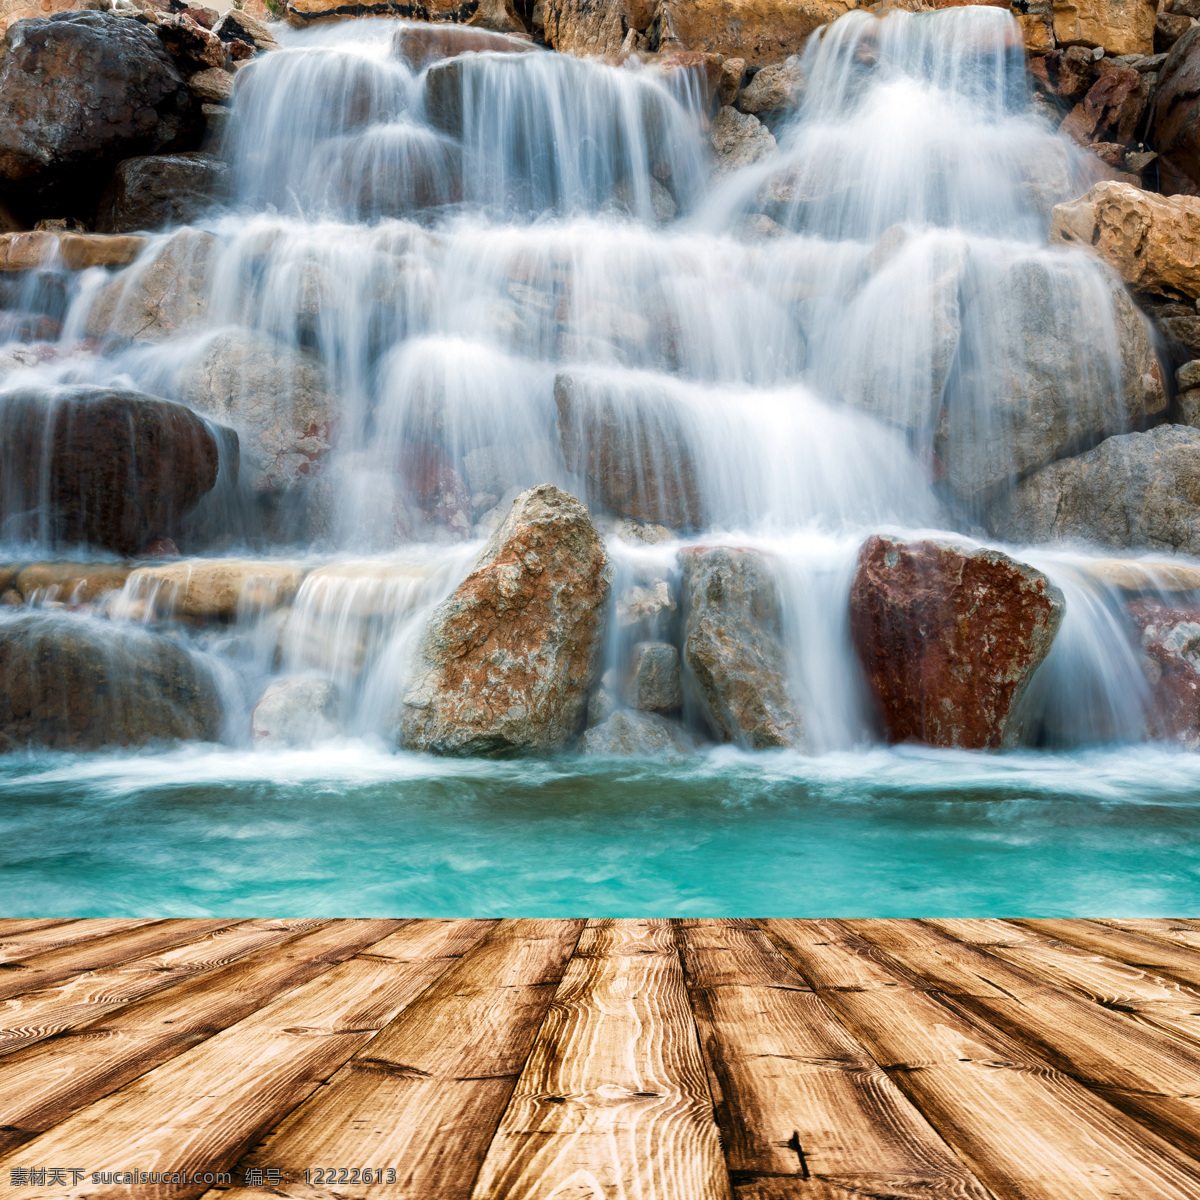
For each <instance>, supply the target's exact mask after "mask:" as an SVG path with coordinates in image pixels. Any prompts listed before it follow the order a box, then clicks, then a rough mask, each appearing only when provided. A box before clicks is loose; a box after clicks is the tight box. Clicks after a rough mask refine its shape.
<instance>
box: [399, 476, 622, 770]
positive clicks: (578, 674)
mask: <svg viewBox="0 0 1200 1200" xmlns="http://www.w3.org/2000/svg"><path fill="white" fill-rule="evenodd" d="M608 587H609V571H608V558H607V555H606V554H605V552H604V545H603V543H602V542H601V540H600V538H599V536H598V535H597V533H596V530H595V529H594V528H593V526H592V522H591V520H590V518H589V517H588V512H587V509H586V508H584V507H583V505H582V504H580V503H579V501H578V500H576V499H574V497H572V496H569V495H567V494H566V493H565V492H562V491H560V490H559V489H558V488H556V487H552V486H551V485H550V484H542V485H541V486H539V487H535V488H530V489H529V491H527V492H522V493H521V495H520V496H518V497H517V500H516V501H515V503H514V504H513V507H512V510H511V511H510V513H509V514H508V516H507V517H506V518H505V520H504V522H503V524H502V525H501V526H500V528H499V529H497V530H496V532H495V533H494V534H493V535H492V537H491V539H490V540H489V541H488V543H487V546H486V547H485V548H484V550H483V553H482V555H481V556H480V558H479V560H478V562H477V563H476V565H475V569H474V570H473V571H472V572H471V574H470V575H468V576H467V578H466V579H464V580H463V582H462V583H461V584H459V586H458V587H457V588H456V589H455V590H454V592H453V593H452V594H451V595H450V597H449V598H448V599H446V600H444V601H443V602H442V603H441V604H440V605H438V607H437V609H436V610H435V611H434V613H433V616H432V617H431V618H430V621H429V624H428V625H427V626H426V628H425V630H424V632H423V633H422V635H421V639H420V643H419V645H418V648H417V651H416V660H415V663H414V666H413V671H412V675H411V678H410V681H409V685H408V688H407V690H406V692H405V695H404V698H403V708H402V713H401V718H400V729H399V734H400V742H401V744H402V745H403V746H406V747H407V748H409V749H413V750H428V751H433V752H434V753H437V754H506V753H509V754H511V753H520V752H541V753H546V752H552V751H556V750H562V749H564V748H565V747H566V746H568V745H569V744H570V743H571V741H573V740H574V738H575V736H576V735H577V734H578V733H579V731H580V729H581V728H582V726H583V722H584V715H585V709H586V705H587V695H588V691H589V689H590V688H591V686H592V684H593V683H594V682H595V680H596V677H597V674H598V671H599V663H600V650H601V643H602V641H603V632H604V621H605V612H606V605H607V599H608Z"/></svg>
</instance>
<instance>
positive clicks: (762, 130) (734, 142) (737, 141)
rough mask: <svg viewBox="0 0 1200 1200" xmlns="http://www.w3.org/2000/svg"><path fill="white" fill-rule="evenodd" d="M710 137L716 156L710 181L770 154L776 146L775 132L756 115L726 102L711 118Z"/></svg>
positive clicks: (762, 159)
mask: <svg viewBox="0 0 1200 1200" xmlns="http://www.w3.org/2000/svg"><path fill="white" fill-rule="evenodd" d="M709 140H710V142H711V143H712V148H713V157H714V159H715V160H716V164H715V166H714V167H713V173H712V181H713V183H718V182H720V181H721V180H722V179H725V178H727V177H728V176H730V175H732V174H734V172H735V171H740V170H741V169H742V168H743V167H749V166H752V165H753V164H754V163H757V162H763V161H764V160H765V159H768V158H771V157H773V156H774V155H775V154H776V153H777V152H778V149H779V147H778V145H777V144H776V142H775V135H774V134H773V133H772V132H771V131H770V130H769V129H768V128H767V127H766V126H765V125H764V124H763V123H762V122H761V121H760V120H759V119H758V118H757V117H753V116H751V115H750V114H749V113H740V112H738V110H737V109H736V108H730V107H729V106H728V105H726V106H725V107H724V108H721V109H719V110H718V112H717V115H716V116H715V117H714V118H713V123H712V130H711V132H710V134H709Z"/></svg>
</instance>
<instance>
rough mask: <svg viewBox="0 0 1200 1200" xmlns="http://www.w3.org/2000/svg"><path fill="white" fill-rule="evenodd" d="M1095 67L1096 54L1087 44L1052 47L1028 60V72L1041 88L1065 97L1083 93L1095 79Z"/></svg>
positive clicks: (1046, 92) (1078, 95)
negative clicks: (1057, 48)
mask: <svg viewBox="0 0 1200 1200" xmlns="http://www.w3.org/2000/svg"><path fill="white" fill-rule="evenodd" d="M1096 68H1097V64H1096V59H1095V54H1094V52H1093V51H1092V50H1091V49H1089V48H1088V47H1086V46H1068V47H1067V48H1066V49H1065V50H1051V51H1049V52H1048V53H1046V54H1039V55H1037V56H1036V57H1031V58H1030V60H1029V73H1030V75H1032V76H1033V79H1034V84H1035V86H1036V87H1037V88H1038V90H1039V91H1041V92H1043V93H1045V94H1046V95H1050V96H1060V97H1062V98H1063V99H1064V100H1069V99H1071V98H1072V97H1082V96H1083V94H1084V93H1085V92H1086V91H1087V90H1088V89H1089V88H1090V87H1091V86H1092V84H1093V83H1094V82H1095V79H1096V74H1097V70H1096Z"/></svg>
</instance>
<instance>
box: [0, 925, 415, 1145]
mask: <svg viewBox="0 0 1200 1200" xmlns="http://www.w3.org/2000/svg"><path fill="white" fill-rule="evenodd" d="M399 924H400V922H396V921H386V922H380V921H338V922H336V923H332V924H330V925H327V926H323V927H320V928H318V929H317V930H315V931H314V932H311V933H302V934H300V935H299V936H297V937H294V938H288V939H285V941H283V942H282V943H280V944H279V945H276V946H274V947H271V948H269V949H268V950H267V951H266V952H258V953H255V954H254V955H252V956H250V957H248V958H245V959H240V960H238V961H236V962H234V963H233V964H231V965H230V966H227V967H223V968H220V969H218V970H217V971H214V972H212V973H211V974H208V975H203V976H199V977H196V978H192V979H188V980H186V981H185V982H182V983H177V984H176V985H175V986H174V987H172V988H171V989H170V990H169V991H167V992H165V993H163V994H161V995H155V996H153V997H149V998H147V999H145V1000H140V1001H137V1002H135V1003H133V1004H130V1005H127V1006H126V1007H124V1008H122V1009H121V1010H120V1011H118V1012H116V1013H112V1014H108V1015H107V1016H105V1017H103V1018H101V1019H100V1020H98V1021H95V1022H93V1023H92V1024H90V1025H85V1026H80V1027H77V1028H76V1029H74V1030H72V1031H71V1032H70V1033H68V1034H66V1035H64V1036H59V1037H56V1038H54V1039H53V1040H52V1041H49V1042H44V1043H40V1044H37V1045H34V1046H31V1047H28V1048H27V1049H24V1050H19V1051H17V1052H15V1053H14V1054H11V1055H9V1056H8V1057H7V1058H5V1059H3V1060H0V1153H8V1152H9V1151H11V1150H12V1149H14V1148H15V1147H16V1146H18V1145H20V1144H22V1143H24V1142H28V1141H30V1140H31V1139H32V1138H34V1137H36V1136H37V1135H38V1134H39V1133H43V1132H45V1131H46V1130H47V1129H50V1128H51V1127H52V1126H54V1125H57V1124H59V1123H60V1122H62V1121H64V1120H66V1119H67V1118H68V1117H69V1116H71V1115H72V1114H73V1113H75V1112H78V1111H79V1110H81V1109H83V1108H84V1107H85V1106H86V1105H88V1104H92V1103H94V1102H95V1101H96V1100H99V1099H100V1098H101V1097H103V1096H106V1095H108V1094H109V1093H111V1092H114V1091H116V1089H117V1088H119V1087H122V1086H124V1085H125V1084H126V1083H129V1082H130V1081H131V1080H133V1079H136V1078H138V1077H139V1076H141V1075H145V1074H146V1073H147V1072H149V1071H152V1070H153V1069H154V1068H155V1067H157V1066H159V1065H161V1064H162V1063H164V1062H166V1061H168V1060H169V1059H171V1058H174V1057H175V1056H177V1055H179V1054H182V1053H183V1052H184V1051H185V1050H188V1049H190V1048H191V1047H192V1046H195V1045H197V1044H199V1043H200V1042H202V1041H204V1040H205V1039H206V1038H209V1037H211V1036H212V1035H213V1034H215V1033H219V1032H220V1031H221V1030H223V1029H226V1028H228V1027H229V1026H230V1025H233V1024H234V1023H235V1022H237V1021H240V1020H242V1019H243V1018H244V1017H247V1016H249V1015H250V1014H251V1013H253V1012H254V1011H255V1010H257V1009H259V1008H262V1007H263V1006H264V1005H266V1004H268V1003H270V1002H271V1001H272V1000H274V999H276V998H277V997H279V996H281V995H283V994H285V993H286V992H289V991H291V990H292V989H293V988H297V987H299V986H301V985H302V984H305V983H307V982H309V980H311V979H314V978H316V977H317V976H318V975H321V974H323V973H324V972H326V971H328V970H329V969H330V968H332V967H334V966H336V965H337V964H338V963H340V962H343V961H345V960H346V959H348V958H350V957H352V956H353V955H354V954H357V953H358V952H360V951H362V950H365V949H366V948H367V947H368V946H370V945H371V944H372V943H374V942H377V941H379V939H380V937H381V936H382V935H386V934H387V933H389V932H391V931H393V930H394V929H395V928H396V926H397V925H399Z"/></svg>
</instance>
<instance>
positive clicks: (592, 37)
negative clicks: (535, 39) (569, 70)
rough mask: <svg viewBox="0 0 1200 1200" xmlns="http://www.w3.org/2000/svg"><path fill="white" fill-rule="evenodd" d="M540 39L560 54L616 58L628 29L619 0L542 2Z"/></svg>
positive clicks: (623, 7)
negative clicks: (542, 31) (611, 56)
mask: <svg viewBox="0 0 1200 1200" xmlns="http://www.w3.org/2000/svg"><path fill="white" fill-rule="evenodd" d="M542 19H543V29H544V33H543V36H544V37H545V39H546V44H547V45H549V46H551V47H553V48H554V49H555V50H557V51H558V52H559V53H560V54H578V55H582V56H592V57H599V56H604V55H616V54H618V53H619V52H620V50H621V48H622V46H623V44H624V42H625V35H626V30H627V29H628V28H629V23H628V17H627V16H626V7H625V4H623V3H622V2H621V0H545V12H544V15H543V18H542Z"/></svg>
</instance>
